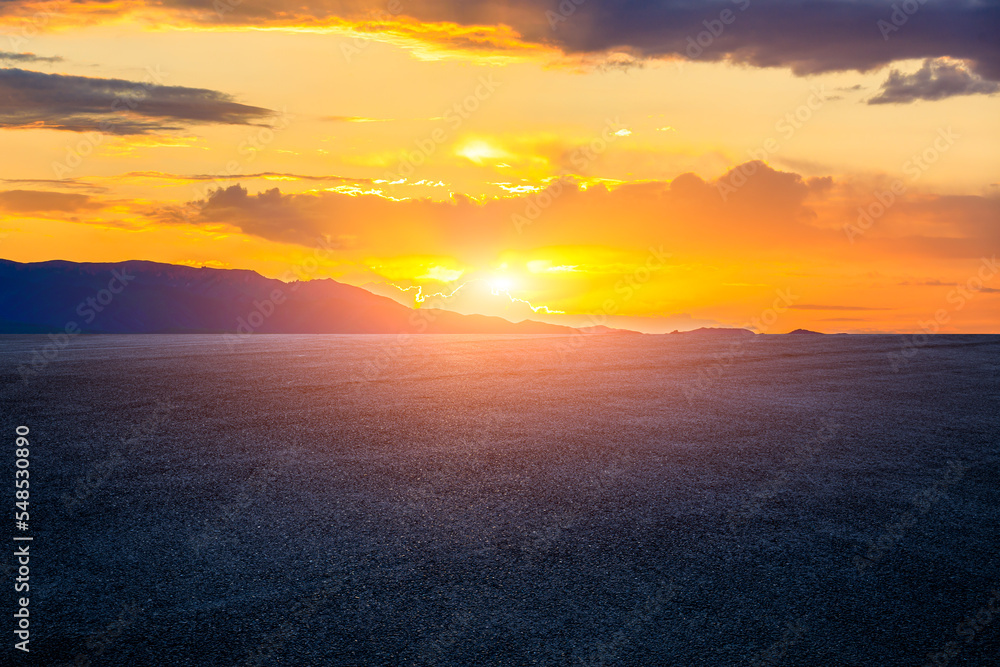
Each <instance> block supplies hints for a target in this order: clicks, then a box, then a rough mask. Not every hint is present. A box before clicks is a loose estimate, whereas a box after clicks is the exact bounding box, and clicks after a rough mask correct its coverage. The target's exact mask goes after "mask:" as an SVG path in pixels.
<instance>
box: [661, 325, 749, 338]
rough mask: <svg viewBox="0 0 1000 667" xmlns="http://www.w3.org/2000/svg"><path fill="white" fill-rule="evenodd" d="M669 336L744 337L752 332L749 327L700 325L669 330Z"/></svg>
mask: <svg viewBox="0 0 1000 667" xmlns="http://www.w3.org/2000/svg"><path fill="white" fill-rule="evenodd" d="M668 335H669V336H696V337H706V338H745V337H748V336H754V335H756V334H754V332H752V331H750V330H749V329H736V328H729V327H701V328H700V329H693V330H691V331H671V332H670V333H669V334H668Z"/></svg>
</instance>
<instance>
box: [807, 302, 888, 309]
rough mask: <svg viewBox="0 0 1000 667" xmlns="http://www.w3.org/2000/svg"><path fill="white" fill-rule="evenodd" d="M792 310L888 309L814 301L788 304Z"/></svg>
mask: <svg viewBox="0 0 1000 667" xmlns="http://www.w3.org/2000/svg"><path fill="white" fill-rule="evenodd" d="M789 308H791V309H792V310H890V309H889V308H870V307H867V306H829V305H820V304H814V303H803V304H801V305H794V306H789Z"/></svg>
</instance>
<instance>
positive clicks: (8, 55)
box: [0, 51, 63, 63]
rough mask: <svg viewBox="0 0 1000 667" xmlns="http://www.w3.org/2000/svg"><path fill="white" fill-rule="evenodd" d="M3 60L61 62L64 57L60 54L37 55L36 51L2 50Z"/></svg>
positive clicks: (0, 52) (1, 59)
mask: <svg viewBox="0 0 1000 667" xmlns="http://www.w3.org/2000/svg"><path fill="white" fill-rule="evenodd" d="M3 61H6V62H14V63H61V62H62V61H63V59H62V58H61V57H59V56H36V55H35V54H34V53H12V52H10V51H0V62H3Z"/></svg>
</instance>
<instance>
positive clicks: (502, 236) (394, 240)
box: [146, 162, 1000, 309]
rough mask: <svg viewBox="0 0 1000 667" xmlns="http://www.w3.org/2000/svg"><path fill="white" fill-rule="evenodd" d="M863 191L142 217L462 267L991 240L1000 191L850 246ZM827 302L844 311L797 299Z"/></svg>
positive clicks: (885, 225) (275, 206) (242, 206)
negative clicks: (505, 256) (652, 251)
mask: <svg viewBox="0 0 1000 667" xmlns="http://www.w3.org/2000/svg"><path fill="white" fill-rule="evenodd" d="M736 174H751V175H749V176H746V177H745V182H743V181H740V182H741V183H742V185H741V186H739V187H737V188H735V190H733V191H732V192H728V191H727V196H726V197H725V199H723V197H722V196H721V195H720V186H721V185H723V184H726V185H727V186H728V185H730V184H732V183H734V182H735V181H734V176H735V175H736ZM385 188H389V191H388V192H386V191H385ZM873 188H874V185H871V184H867V183H866V184H859V183H857V182H854V181H840V180H835V179H831V178H829V177H824V178H805V177H803V176H801V175H799V174H796V173H792V172H784V171H778V170H776V169H774V168H772V167H769V166H767V165H766V164H764V163H761V162H751V163H747V164H745V165H740V166H739V167H736V168H735V169H733V170H732V171H731V172H729V173H727V174H724V175H723V176H721V177H719V178H718V179H715V180H708V181H706V180H704V179H703V178H701V177H699V176H697V175H696V174H693V173H687V174H683V175H681V176H679V177H677V178H675V179H674V180H673V181H671V182H649V183H638V184H625V185H620V186H618V187H615V188H612V189H609V188H607V187H605V186H603V185H599V184H598V185H590V186H589V187H588V188H587V189H586V190H584V189H583V188H582V187H581V186H580V184H579V183H578V182H577V181H574V180H572V179H566V180H564V181H555V182H553V183H552V184H550V185H549V189H548V190H547V191H545V192H536V193H525V194H523V195H522V196H517V197H504V198H498V199H486V200H483V201H476V200H473V199H470V198H468V197H464V196H461V195H454V196H453V197H452V198H451V199H450V200H445V201H434V200H430V199H399V198H393V197H390V195H393V196H395V197H400V196H401V195H402V193H401V192H397V191H395V190H393V189H392V187H391V186H388V185H387V184H384V183H382V184H378V183H374V182H373V183H371V184H370V185H366V186H363V187H357V188H351V189H350V190H348V189H333V190H332V191H331V190H324V191H320V192H305V193H284V192H282V191H281V190H279V189H278V188H271V189H265V190H263V191H260V192H256V193H254V192H252V191H250V190H248V189H247V188H246V187H244V186H242V185H232V186H230V187H224V188H219V189H213V190H211V191H210V192H209V193H208V194H207V196H205V197H204V198H203V199H200V200H198V201H192V202H188V203H187V205H186V206H179V205H177V206H172V205H158V206H156V207H155V208H151V209H149V210H147V211H146V215H149V216H151V217H153V218H154V219H157V220H160V221H162V222H166V223H175V224H176V223H185V224H187V223H196V224H205V225H210V224H220V223H222V224H229V225H232V226H234V227H236V228H238V229H240V230H241V231H243V232H244V233H246V234H250V235H254V236H258V237H262V238H265V239H268V240H272V241H278V242H282V243H294V244H299V245H304V246H315V245H316V243H317V241H318V240H319V239H338V242H339V243H341V244H342V245H343V246H344V247H345V248H348V249H350V251H351V252H352V253H354V254H369V255H378V256H392V255H428V256H430V255H434V256H439V255H447V256H450V257H454V258H456V259H457V260H458V261H459V262H461V263H465V264H468V265H481V263H482V262H484V261H486V262H488V261H493V260H494V259H495V255H494V253H495V252H496V250H497V249H498V248H506V249H510V250H511V251H514V252H530V251H532V250H533V249H536V248H540V247H564V246H577V247H583V246H588V247H604V248H626V249H629V250H630V251H631V250H636V249H638V250H644V249H646V248H648V247H653V246H659V245H663V244H666V245H669V247H670V248H671V249H672V250H673V251H676V252H678V253H689V254H695V255H698V256H706V257H708V256H713V257H728V258H740V261H745V260H746V257H748V256H750V257H752V258H753V261H754V262H761V263H766V262H771V261H777V262H782V261H787V258H788V256H789V253H792V254H794V255H806V256H809V257H811V258H812V260H813V261H820V260H829V261H833V262H840V261H844V260H845V258H848V257H849V258H852V259H856V260H857V261H861V260H863V259H864V258H865V257H869V258H875V257H881V258H883V259H885V258H886V257H900V258H910V259H912V258H913V257H915V256H919V257H950V258H969V257H975V258H978V257H979V256H980V255H981V254H982V248H983V247H997V243H1000V228H998V227H997V225H996V222H995V221H996V220H997V219H998V216H1000V197H996V196H954V195H933V194H930V193H924V192H917V191H914V192H913V193H912V196H907V197H905V198H901V199H900V200H899V201H898V202H897V203H896V204H895V205H894V206H893V207H892V209H891V210H890V211H889V212H887V213H886V215H884V216H883V217H882V218H880V219H879V224H878V228H877V230H872V231H871V232H870V233H869V234H867V235H866V236H865V243H864V244H861V245H859V244H851V243H850V239H849V238H848V236H847V235H846V234H845V232H844V225H845V224H846V223H849V222H852V221H854V219H855V218H856V217H857V209H858V208H859V207H860V206H863V205H866V204H867V202H868V200H869V198H870V194H869V193H870V192H871V191H872V189H873ZM588 261H590V260H588ZM614 261H616V260H609V263H614ZM558 263H559V264H577V263H578V262H576V261H568V260H567V261H560V262H558ZM821 303H822V302H820V304H821ZM834 307H836V308H849V307H850V306H824V305H816V302H814V303H813V305H811V306H808V308H813V309H819V308H831V309H832V308H834ZM808 308H807V309H808Z"/></svg>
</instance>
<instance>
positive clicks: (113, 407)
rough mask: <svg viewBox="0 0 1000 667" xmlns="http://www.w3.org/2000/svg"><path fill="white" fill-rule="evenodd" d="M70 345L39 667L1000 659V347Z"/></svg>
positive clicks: (9, 382) (38, 451) (417, 340)
mask: <svg viewBox="0 0 1000 667" xmlns="http://www.w3.org/2000/svg"><path fill="white" fill-rule="evenodd" d="M230 341H231V339H230ZM915 342H916V343H917V344H916V346H914V345H913V343H915ZM47 343H49V339H48V338H47V337H45V336H35V337H32V336H4V337H0V382H2V383H3V389H2V392H3V393H2V396H3V406H4V410H3V415H4V422H5V426H4V428H5V432H6V433H7V434H8V435H7V439H8V441H9V444H10V447H11V450H13V441H14V427H15V426H17V425H18V424H24V425H27V426H28V427H29V428H30V429H31V434H30V436H29V437H30V441H31V503H32V505H31V508H32V527H31V534H32V535H33V536H34V537H35V541H34V542H33V545H32V563H31V566H32V567H31V595H32V597H31V619H32V635H31V650H32V652H31V654H30V660H29V662H32V663H34V664H41V665H61V664H72V663H74V661H75V664H90V665H129V666H135V665H177V666H183V665H254V664H259V665H590V666H596V665H685V666H687V665H739V664H744V665H806V666H817V665H849V666H858V667H860V666H869V665H886V666H888V665H918V666H919V665H925V664H948V665H997V664H1000V657H998V656H1000V653H998V652H1000V593H998V590H1000V403H998V398H1000V336H938V337H933V338H931V339H930V340H927V341H924V340H917V341H914V340H913V339H912V337H902V336H755V337H753V338H751V339H749V340H747V341H736V342H733V341H719V340H705V339H697V338H692V337H685V336H611V335H608V336H572V337H561V336H506V337H502V336H422V337H413V338H410V339H408V340H399V339H398V338H397V337H395V336H256V337H252V338H250V339H246V340H242V341H238V342H235V343H233V342H227V341H226V340H225V339H223V338H222V337H221V336H210V335H205V336H201V335H188V336H80V337H78V338H76V339H75V340H73V341H71V342H70V344H69V346H67V347H66V348H65V349H61V350H59V351H58V353H57V354H56V355H55V357H54V358H53V359H51V360H49V361H48V362H47V363H44V364H42V363H41V362H38V361H37V359H36V364H35V367H34V369H33V372H31V373H27V374H25V371H24V370H23V369H22V371H21V372H19V371H18V367H19V366H24V365H26V364H30V361H31V359H32V358H33V357H32V351H33V350H39V351H41V349H42V348H43V347H44V346H45V345H46V344H47ZM904 349H905V350H911V351H912V354H909V356H906V357H902V356H899V355H898V354H896V353H898V352H899V351H900V350H904ZM893 354H896V356H892V355H893ZM13 463H14V462H13V455H12V453H11V455H8V456H7V457H5V461H4V466H6V473H5V475H6V478H7V479H8V480H11V482H8V483H11V484H12V480H13V474H14V473H13V470H14V465H13ZM10 530H11V531H13V528H11V529H10ZM3 564H4V566H5V568H6V572H7V576H8V580H9V581H10V580H12V579H13V577H14V576H15V575H14V559H13V557H11V556H8V557H7V558H6V559H4V562H3ZM8 595H9V596H10V597H9V598H8V599H12V598H13V597H14V594H13V593H9V594H8ZM10 606H11V603H8V608H10ZM8 618H10V617H9V616H8ZM8 622H10V621H8ZM8 641H11V640H10V633H9V631H8ZM5 653H6V654H7V655H11V654H14V653H17V652H15V651H13V649H12V648H10V649H5ZM935 654H937V657H934V658H931V657H929V656H932V655H935ZM17 657H21V656H20V655H18V656H17ZM5 659H6V658H5ZM88 660H89V662H87V661H88Z"/></svg>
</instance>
